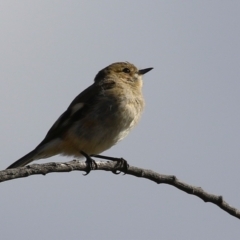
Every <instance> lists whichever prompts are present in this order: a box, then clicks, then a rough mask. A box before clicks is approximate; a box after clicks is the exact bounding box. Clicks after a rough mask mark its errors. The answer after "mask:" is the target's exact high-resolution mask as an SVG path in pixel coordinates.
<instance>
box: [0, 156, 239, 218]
mask: <svg viewBox="0 0 240 240" xmlns="http://www.w3.org/2000/svg"><path fill="white" fill-rule="evenodd" d="M96 164H97V165H96V166H97V168H95V169H93V170H105V171H116V170H118V171H121V170H123V166H120V164H118V163H117V162H112V161H96ZM88 169H89V168H88V165H87V164H86V163H85V162H84V161H76V160H73V161H70V162H63V163H55V162H53V163H46V164H32V165H28V166H25V167H20V168H14V169H8V170H3V171H0V182H4V181H8V180H12V179H16V178H23V177H28V176H31V175H36V174H41V175H46V174H48V173H53V172H55V173H56V172H71V171H87V170H88ZM126 174H128V175H133V176H135V177H141V178H146V179H148V180H151V181H153V182H156V183H158V184H160V183H165V184H169V185H172V186H174V187H176V188H178V189H180V190H182V191H184V192H186V193H188V194H192V195H195V196H197V197H199V198H201V199H202V200H203V201H204V202H211V203H213V204H215V205H217V206H219V207H220V208H221V209H223V210H224V211H226V212H227V213H229V214H231V215H232V216H234V217H236V218H239V219H240V211H239V210H238V209H236V208H234V207H231V206H230V205H229V204H228V203H227V202H225V201H224V200H223V197H222V196H217V195H214V194H210V193H208V192H206V191H204V190H203V189H202V188H201V187H195V186H192V185H189V184H187V183H184V182H182V181H180V180H178V179H177V178H176V177H175V176H173V175H164V174H159V173H156V172H154V171H152V170H147V169H142V168H137V167H133V166H129V168H128V170H127V173H126Z"/></svg>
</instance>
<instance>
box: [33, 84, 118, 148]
mask: <svg viewBox="0 0 240 240" xmlns="http://www.w3.org/2000/svg"><path fill="white" fill-rule="evenodd" d="M114 84H115V83H114V82H113V81H110V82H108V83H107V84H99V83H98V84H96V83H93V84H92V85H91V86H89V87H88V88H86V89H85V90H84V91H83V92H81V93H80V94H79V95H78V96H77V97H76V98H75V99H74V100H73V101H72V102H71V104H70V105H69V107H68V108H67V110H66V111H65V112H64V113H63V114H62V115H61V116H60V117H59V118H58V119H57V121H56V122H55V123H54V124H53V125H52V127H51V128H50V129H49V131H48V133H47V135H46V137H45V138H44V139H43V141H42V142H41V143H40V144H39V145H38V146H37V147H40V146H42V145H44V144H45V143H47V142H49V141H51V140H53V139H55V138H58V137H61V136H62V135H63V134H64V133H65V132H66V130H67V129H68V128H69V127H70V126H71V125H72V124H73V123H74V122H75V121H79V120H80V119H81V118H83V117H84V116H86V115H87V114H88V113H89V111H91V109H92V107H93V106H94V103H95V102H96V101H98V99H99V95H100V94H102V92H103V91H104V90H107V89H110V88H112V87H113V85H114Z"/></svg>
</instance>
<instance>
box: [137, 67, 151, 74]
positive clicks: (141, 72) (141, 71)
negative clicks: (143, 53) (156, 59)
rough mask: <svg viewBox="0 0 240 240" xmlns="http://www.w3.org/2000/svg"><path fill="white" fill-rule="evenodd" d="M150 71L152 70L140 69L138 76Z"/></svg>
mask: <svg viewBox="0 0 240 240" xmlns="http://www.w3.org/2000/svg"><path fill="white" fill-rule="evenodd" d="M152 69H153V68H145V69H141V70H139V71H138V74H139V75H143V74H145V73H147V72H149V71H151V70H152Z"/></svg>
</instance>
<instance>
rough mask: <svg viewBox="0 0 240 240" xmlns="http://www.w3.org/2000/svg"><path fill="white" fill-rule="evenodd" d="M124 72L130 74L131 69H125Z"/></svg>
mask: <svg viewBox="0 0 240 240" xmlns="http://www.w3.org/2000/svg"><path fill="white" fill-rule="evenodd" d="M122 71H123V72H125V73H130V69H129V68H124V69H123V70H122Z"/></svg>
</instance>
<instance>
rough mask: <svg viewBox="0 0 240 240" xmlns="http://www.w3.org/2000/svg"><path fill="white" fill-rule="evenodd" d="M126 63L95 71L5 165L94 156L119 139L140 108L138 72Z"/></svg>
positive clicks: (140, 82) (142, 101) (134, 119)
mask: <svg viewBox="0 0 240 240" xmlns="http://www.w3.org/2000/svg"><path fill="white" fill-rule="evenodd" d="M152 69H153V68H146V69H142V70H138V69H137V68H136V67H135V66H134V65H133V64H131V63H128V62H117V63H113V64H111V65H109V66H108V67H106V68H104V69H102V70H101V71H99V72H98V74H97V75H96V77H95V79H94V83H93V84H92V85H91V86H89V87H88V88H87V89H85V90H84V91H83V92H81V93H80V94H79V95H78V96H77V97H76V98H75V99H74V100H73V101H72V103H71V104H70V105H69V107H68V108H67V110H66V111H65V112H64V113H63V114H62V115H61V116H60V117H59V118H58V119H57V121H56V122H55V123H54V124H53V126H52V127H51V128H50V130H49V131H48V133H47V135H46V137H45V138H44V139H43V141H42V142H41V143H40V144H39V145H38V146H37V147H36V148H35V149H34V150H33V151H31V152H29V153H28V154H26V155H25V156H23V157H22V158H20V159H19V160H17V161H16V162H14V163H13V164H11V165H10V166H9V167H8V169H9V168H16V167H21V166H25V165H27V164H28V163H30V162H32V161H34V160H38V159H43V158H48V157H51V156H54V155H57V154H61V155H67V156H74V157H77V158H79V157H83V156H84V157H86V158H87V160H89V159H91V158H90V156H94V155H97V154H99V153H101V152H103V151H105V150H107V149H109V148H111V147H112V146H113V145H114V144H116V143H117V142H119V141H120V140H122V139H123V138H124V137H126V136H127V134H128V133H129V131H130V130H131V129H132V128H133V127H134V126H135V125H136V124H137V122H138V121H139V119H140V116H141V113H142V111H143V108H144V99H143V95H142V85H143V83H142V75H143V74H145V73H147V72H149V71H150V70H152Z"/></svg>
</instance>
